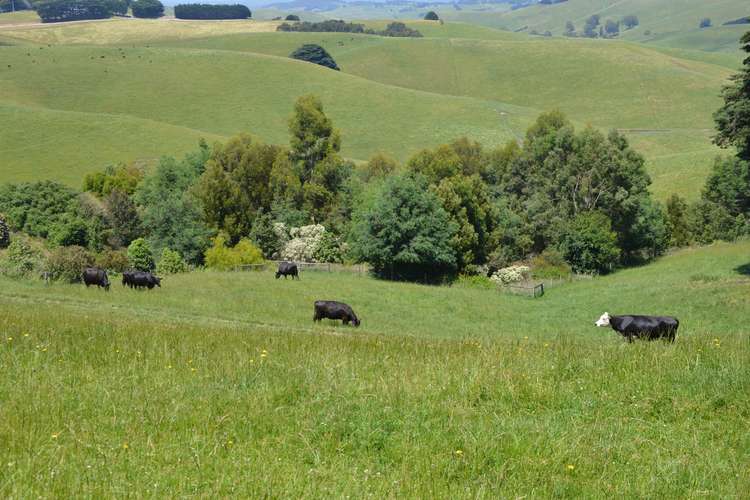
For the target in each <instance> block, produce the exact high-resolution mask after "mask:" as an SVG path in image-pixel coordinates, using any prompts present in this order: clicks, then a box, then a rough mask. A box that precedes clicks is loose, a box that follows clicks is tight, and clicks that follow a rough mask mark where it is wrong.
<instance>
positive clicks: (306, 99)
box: [289, 95, 341, 183]
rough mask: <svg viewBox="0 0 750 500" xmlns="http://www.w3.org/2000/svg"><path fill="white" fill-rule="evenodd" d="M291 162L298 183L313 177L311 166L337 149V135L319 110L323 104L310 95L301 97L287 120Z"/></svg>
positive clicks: (321, 110) (336, 131)
mask: <svg viewBox="0 0 750 500" xmlns="http://www.w3.org/2000/svg"><path fill="white" fill-rule="evenodd" d="M289 134H290V136H291V140H290V146H291V154H290V158H291V160H292V161H293V162H294V163H296V164H298V165H299V167H300V169H299V171H300V177H301V180H302V183H305V182H307V181H309V180H310V179H311V177H312V176H313V169H314V168H315V166H316V165H317V164H318V163H319V162H321V161H323V160H324V159H325V158H327V157H329V156H332V155H336V154H337V153H338V152H339V150H340V149H341V136H340V135H339V131H338V130H336V129H334V128H333V123H332V122H331V119H330V118H328V117H327V116H326V114H325V112H324V111H323V103H321V102H320V99H318V98H317V97H315V96H313V95H306V96H302V97H300V98H299V99H297V102H296V103H295V105H294V115H293V116H292V118H291V120H289Z"/></svg>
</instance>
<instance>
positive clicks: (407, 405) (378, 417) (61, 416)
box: [0, 241, 750, 498]
mask: <svg viewBox="0 0 750 500" xmlns="http://www.w3.org/2000/svg"><path fill="white" fill-rule="evenodd" d="M301 278H302V279H301V280H299V281H296V280H295V281H290V280H284V279H281V280H275V279H274V278H273V274H272V273H270V272H260V273H209V272H207V273H199V272H196V273H191V274H186V275H178V276H170V277H168V278H167V279H165V281H164V283H163V288H161V289H155V290H152V291H148V292H146V291H143V292H137V291H133V290H130V289H126V288H123V287H121V286H120V285H119V283H113V289H112V291H110V292H109V293H107V292H104V291H100V290H97V289H94V288H92V289H86V288H85V287H83V286H82V285H59V284H58V285H50V286H45V285H44V284H43V283H41V282H39V283H36V282H29V281H23V282H22V281H12V280H8V279H6V278H2V279H1V280H0V285H2V286H1V288H0V331H1V332H2V337H1V338H0V366H2V367H3V375H4V376H3V377H2V379H0V401H2V404H0V465H1V466H2V468H0V470H1V471H2V473H0V495H2V496H3V497H9V498H16V497H31V496H42V497H71V496H84V497H102V496H136V497H144V496H151V497H165V496H170V497H173V496H200V497H206V496H222V497H225V496H245V497H260V496H267V497H280V496H285V497H299V496H304V497H322V496H333V497H346V496H350V497H365V496H372V497H380V498H382V497H423V498H424V497H433V498H436V497H437V498H444V497H463V498H465V497H480V498H498V497H511V496H513V497H516V496H519V495H528V496H533V497H552V496H555V497H591V498H594V497H596V498H599V497H602V496H604V495H612V496H616V497H627V498H632V497H669V498H686V497H687V498H691V497H711V498H742V497H744V496H745V495H746V492H747V491H750V434H748V433H747V427H748V423H749V422H748V420H749V419H750V398H749V397H748V394H750V343H749V342H748V337H747V311H748V310H749V306H750V243H749V242H747V241H745V242H741V243H738V244H733V245H729V244H717V245H713V246H711V247H706V248H701V249H690V250H684V251H681V252H678V253H675V254H673V255H670V256H667V257H664V258H662V259H660V260H659V261H657V262H656V263H654V264H651V265H649V266H644V267H640V268H634V269H630V270H626V271H622V272H619V273H616V274H614V275H612V276H608V277H603V278H595V279H590V280H583V281H576V282H573V283H567V284H560V285H558V286H554V287H550V288H549V289H548V292H547V294H546V295H545V296H544V297H542V298H538V299H530V298H524V297H517V296H509V295H505V294H501V293H499V292H497V291H495V290H487V289H477V288H473V287H468V286H462V285H455V286H454V287H452V288H448V287H428V286H420V285H409V284H398V283H386V282H381V281H376V280H373V279H371V278H369V277H366V276H360V275H355V274H345V273H341V274H337V273H332V274H327V273H316V272H312V271H310V272H304V273H303V274H302V277H301ZM324 298H325V299H338V300H345V301H347V302H348V303H350V304H351V305H352V306H353V307H354V309H355V311H356V312H357V314H358V315H359V316H360V317H361V319H362V326H361V327H360V328H358V329H355V328H350V327H343V326H341V325H340V324H333V323H332V322H328V323H323V324H314V323H313V321H312V301H313V300H315V299H324ZM605 310H607V311H609V312H611V313H613V314H617V313H646V314H650V313H654V314H674V315H676V316H677V317H678V318H679V319H680V321H681V326H680V330H679V332H678V337H677V341H676V343H675V344H664V343H661V342H637V343H635V344H632V345H630V344H627V343H625V342H624V341H623V340H622V339H621V338H619V337H618V336H617V335H616V334H615V333H614V332H613V331H612V330H608V329H597V328H595V327H594V325H593V323H594V321H595V320H596V319H597V318H598V316H599V315H600V314H601V313H602V312H604V311H605Z"/></svg>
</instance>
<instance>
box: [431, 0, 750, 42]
mask: <svg viewBox="0 0 750 500" xmlns="http://www.w3.org/2000/svg"><path fill="white" fill-rule="evenodd" d="M441 14H442V15H443V17H445V18H446V19H452V20H453V19H455V20H460V21H465V22H471V23H475V24H483V25H487V26H492V27H497V28H504V29H510V30H517V29H522V28H525V29H527V30H537V31H539V32H540V33H541V32H544V31H547V30H549V31H551V32H552V33H553V34H557V35H560V34H562V33H563V32H564V30H565V23H566V22H567V21H571V22H573V24H574V25H575V26H576V29H577V30H581V29H582V28H583V24H584V22H585V21H586V19H587V18H589V17H590V16H591V15H593V14H598V15H599V16H601V19H602V21H604V20H606V19H612V20H619V19H621V18H622V17H624V16H626V15H630V14H632V15H636V16H638V19H639V21H640V25H639V26H638V28H637V29H634V30H632V31H628V32H624V33H623V36H625V37H627V38H629V39H634V40H642V39H646V38H648V35H646V34H645V32H646V31H651V32H652V34H666V33H676V32H684V31H689V30H693V29H694V28H697V27H698V23H699V22H700V20H701V19H703V18H705V17H708V18H710V19H711V20H712V22H713V24H714V25H715V26H718V25H721V24H723V23H724V22H727V21H731V20H734V19H738V18H740V17H744V16H748V15H750V5H748V3H747V2H746V1H745V0H712V1H711V2H706V1H705V0H680V1H672V0H667V1H665V0H662V1H659V0H568V1H566V2H562V3H559V4H554V5H534V6H531V7H526V8H522V9H517V10H513V11H501V12H482V11H477V10H472V9H468V10H461V11H455V10H453V9H450V8H447V9H445V10H444V12H443V11H441Z"/></svg>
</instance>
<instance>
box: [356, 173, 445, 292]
mask: <svg viewBox="0 0 750 500" xmlns="http://www.w3.org/2000/svg"><path fill="white" fill-rule="evenodd" d="M355 221H356V222H355V228H354V231H353V232H352V251H353V253H354V255H355V256H357V257H358V258H359V259H360V260H361V261H364V262H369V263H370V265H371V266H372V268H373V272H374V273H375V274H376V275H377V276H379V277H381V278H387V279H403V280H415V281H423V280H424V281H440V280H442V279H444V278H445V277H446V276H447V275H450V274H452V273H453V272H454V271H455V268H456V257H455V253H454V250H453V248H452V246H451V239H452V238H453V235H454V234H455V231H456V227H455V225H454V223H452V222H451V221H450V217H449V216H448V214H447V213H446V212H445V210H444V209H443V207H442V206H441V204H440V200H439V199H438V198H437V196H435V195H434V194H433V193H431V192H430V191H429V189H428V186H427V180H426V179H425V178H424V177H422V176H419V175H416V176H414V175H404V176H399V177H391V178H389V179H388V180H386V182H385V184H384V185H383V187H382V189H381V190H380V192H379V194H378V195H377V197H376V198H375V200H374V201H373V203H372V204H371V205H367V206H360V207H359V208H358V210H357V212H356V215H355Z"/></svg>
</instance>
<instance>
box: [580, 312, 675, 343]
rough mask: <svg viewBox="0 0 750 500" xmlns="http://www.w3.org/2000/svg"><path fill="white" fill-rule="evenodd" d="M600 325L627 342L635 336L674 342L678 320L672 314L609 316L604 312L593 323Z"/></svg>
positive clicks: (631, 340)
mask: <svg viewBox="0 0 750 500" xmlns="http://www.w3.org/2000/svg"><path fill="white" fill-rule="evenodd" d="M594 324H595V325H596V326H600V327H607V326H609V327H612V329H613V330H614V331H616V332H617V333H619V334H620V335H622V336H623V337H625V338H626V339H627V340H628V342H633V340H635V339H636V338H639V339H645V340H656V339H667V340H669V341H670V342H674V339H675V336H676V335H677V328H678V327H679V326H680V322H679V321H678V320H677V318H673V317H672V316H636V315H626V316H610V314H609V313H607V312H605V313H604V314H602V315H601V316H600V317H599V319H598V320H597V321H596V322H595V323H594Z"/></svg>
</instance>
